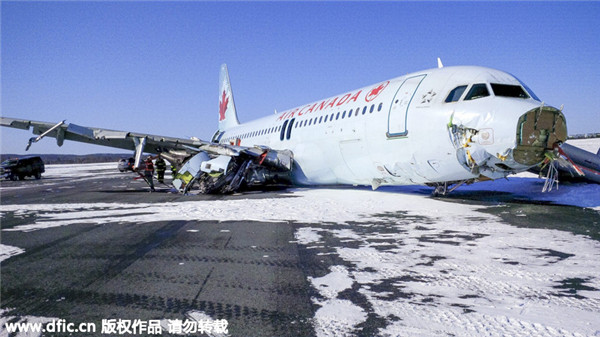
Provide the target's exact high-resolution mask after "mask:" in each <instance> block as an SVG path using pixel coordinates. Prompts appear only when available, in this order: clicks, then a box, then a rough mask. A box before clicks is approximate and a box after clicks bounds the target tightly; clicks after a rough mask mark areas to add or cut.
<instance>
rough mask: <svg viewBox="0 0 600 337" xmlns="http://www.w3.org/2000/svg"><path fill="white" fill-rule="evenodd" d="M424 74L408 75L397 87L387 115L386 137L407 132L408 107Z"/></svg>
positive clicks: (398, 135) (399, 135)
mask: <svg viewBox="0 0 600 337" xmlns="http://www.w3.org/2000/svg"><path fill="white" fill-rule="evenodd" d="M425 76H427V75H418V76H413V77H409V78H407V79H406V80H404V82H403V83H402V85H400V88H398V91H397V92H396V95H395V96H394V100H393V101H392V106H391V107H390V112H389V115H388V130H387V133H386V135H387V136H388V138H392V137H403V136H406V135H407V134H408V129H407V125H406V122H407V119H408V109H409V107H410V103H411V102H412V100H413V97H414V96H415V92H416V91H417V89H418V88H419V85H420V84H421V82H422V81H423V79H424V78H425Z"/></svg>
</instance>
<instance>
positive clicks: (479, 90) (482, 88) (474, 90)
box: [465, 83, 490, 101]
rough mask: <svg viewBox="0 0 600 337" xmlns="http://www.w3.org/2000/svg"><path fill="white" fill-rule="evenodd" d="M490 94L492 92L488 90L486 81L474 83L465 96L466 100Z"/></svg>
mask: <svg viewBox="0 0 600 337" xmlns="http://www.w3.org/2000/svg"><path fill="white" fill-rule="evenodd" d="M489 95H490V92H489V91H488V89H487V85H485V83H479V84H473V86H472V87H471V90H469V93H468V94H467V96H466V97H465V101H471V100H474V99H478V98H482V97H486V96H489Z"/></svg>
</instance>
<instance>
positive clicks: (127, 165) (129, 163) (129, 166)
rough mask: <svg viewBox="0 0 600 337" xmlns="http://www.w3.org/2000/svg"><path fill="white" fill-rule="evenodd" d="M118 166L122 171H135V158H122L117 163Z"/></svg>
mask: <svg viewBox="0 0 600 337" xmlns="http://www.w3.org/2000/svg"><path fill="white" fill-rule="evenodd" d="M117 168H118V169H119V171H121V172H125V171H133V158H129V159H125V158H122V159H120V160H119V163H118V164H117Z"/></svg>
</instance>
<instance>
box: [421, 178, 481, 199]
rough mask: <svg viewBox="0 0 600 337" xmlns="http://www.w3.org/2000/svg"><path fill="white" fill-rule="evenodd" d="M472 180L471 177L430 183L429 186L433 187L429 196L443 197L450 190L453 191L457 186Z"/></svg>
mask: <svg viewBox="0 0 600 337" xmlns="http://www.w3.org/2000/svg"><path fill="white" fill-rule="evenodd" d="M472 182H473V181H472V180H471V179H469V180H461V181H446V182H443V183H437V184H431V185H429V186H433V187H435V189H434V190H433V192H432V193H431V196H433V197H440V196H441V197H445V196H447V195H448V194H450V193H451V192H452V191H454V190H455V189H457V188H459V187H460V186H462V185H464V184H470V183H472Z"/></svg>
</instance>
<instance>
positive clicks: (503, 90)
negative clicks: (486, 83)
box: [491, 83, 529, 98]
mask: <svg viewBox="0 0 600 337" xmlns="http://www.w3.org/2000/svg"><path fill="white" fill-rule="evenodd" d="M491 85H492V91H493V92H494V95H496V96H502V97H517V98H529V95H527V93H526V92H525V90H523V88H522V87H521V86H520V85H511V84H498V83H491Z"/></svg>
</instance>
